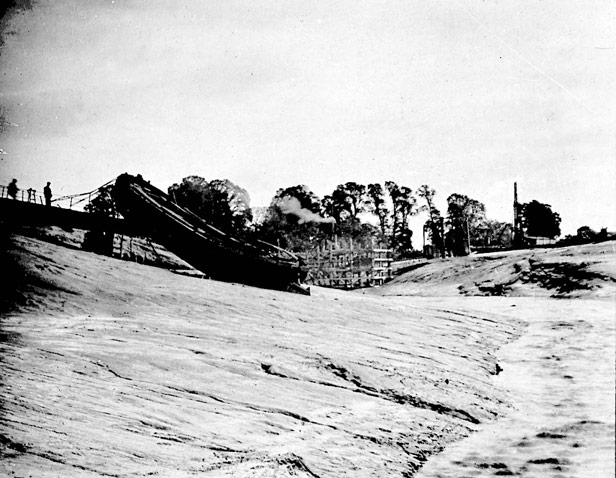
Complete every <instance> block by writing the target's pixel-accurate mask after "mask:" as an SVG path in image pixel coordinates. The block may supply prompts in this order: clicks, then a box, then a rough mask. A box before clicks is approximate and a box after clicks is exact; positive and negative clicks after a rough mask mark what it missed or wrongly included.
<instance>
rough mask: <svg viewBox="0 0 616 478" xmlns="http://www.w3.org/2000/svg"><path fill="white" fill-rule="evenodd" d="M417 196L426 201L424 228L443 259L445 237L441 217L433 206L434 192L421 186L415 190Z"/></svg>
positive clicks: (427, 187) (425, 186)
mask: <svg viewBox="0 0 616 478" xmlns="http://www.w3.org/2000/svg"><path fill="white" fill-rule="evenodd" d="M417 195H418V196H419V197H421V198H423V199H424V200H425V201H426V207H427V210H428V217H429V219H428V220H427V221H426V224H425V225H424V227H425V228H426V229H427V230H428V231H429V235H430V241H431V242H432V245H433V246H434V247H435V248H436V250H437V251H438V254H439V255H440V256H441V257H445V237H444V230H443V216H441V212H440V211H439V210H438V209H437V208H436V206H435V205H434V196H435V195H436V192H435V191H434V189H432V188H431V187H430V186H428V185H427V184H423V185H422V186H420V188H419V189H418V190H417Z"/></svg>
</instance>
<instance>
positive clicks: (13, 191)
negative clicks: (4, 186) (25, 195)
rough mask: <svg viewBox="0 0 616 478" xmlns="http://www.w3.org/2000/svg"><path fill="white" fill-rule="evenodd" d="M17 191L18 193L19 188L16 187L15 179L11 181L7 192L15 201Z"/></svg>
mask: <svg viewBox="0 0 616 478" xmlns="http://www.w3.org/2000/svg"><path fill="white" fill-rule="evenodd" d="M17 191H19V188H18V187H17V179H13V180H12V181H11V184H9V187H8V191H7V192H8V193H9V196H11V197H12V198H13V199H17Z"/></svg>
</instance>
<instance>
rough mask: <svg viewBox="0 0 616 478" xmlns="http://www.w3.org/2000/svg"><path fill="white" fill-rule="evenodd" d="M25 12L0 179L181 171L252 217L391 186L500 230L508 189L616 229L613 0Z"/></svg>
mask: <svg viewBox="0 0 616 478" xmlns="http://www.w3.org/2000/svg"><path fill="white" fill-rule="evenodd" d="M25 5H26V6H25V7H22V8H19V9H18V10H16V11H15V12H14V13H13V14H12V15H7V16H5V18H4V20H3V29H2V38H3V45H2V49H1V51H0V108H1V110H0V111H1V112H2V115H3V117H4V119H3V125H2V132H1V133H0V148H1V151H0V153H1V154H0V183H1V184H8V182H9V181H10V180H11V179H12V178H13V177H14V178H17V179H18V184H19V185H20V187H21V188H28V187H33V188H35V189H37V190H42V188H43V186H44V185H45V183H46V182H47V181H51V183H52V189H53V191H54V194H55V195H56V196H58V195H66V194H74V193H81V192H86V191H90V190H92V189H95V188H97V187H98V186H100V185H102V184H104V183H106V182H107V181H109V180H111V179H113V178H114V177H116V176H117V175H119V174H121V173H123V172H129V173H131V174H138V173H139V174H142V175H143V177H144V178H145V179H148V180H150V181H151V182H152V184H154V185H155V186H158V187H159V188H161V189H163V190H166V189H167V187H168V186H170V185H171V184H173V183H176V182H180V181H181V180H182V178H184V177H186V176H190V175H198V176H202V177H204V178H206V179H208V180H212V179H229V180H231V181H233V182H234V183H236V184H238V185H239V186H241V187H243V188H244V189H246V190H247V191H248V192H249V194H250V197H251V205H252V206H267V205H268V204H269V203H270V201H271V199H272V197H273V196H274V194H275V193H276V190H278V189H279V188H282V187H288V186H293V185H297V184H305V185H307V186H308V187H309V188H310V189H311V190H312V191H313V192H314V193H316V194H317V195H318V196H319V197H323V196H324V195H326V194H330V193H331V192H332V191H333V190H334V189H335V187H336V186H337V185H338V184H342V183H346V182H348V181H355V182H358V183H362V184H368V183H374V182H380V183H383V182H384V181H387V180H393V181H395V182H396V183H398V184H399V185H403V186H407V187H410V188H412V189H414V190H416V189H417V188H419V186H421V185H422V184H429V185H430V186H431V187H433V188H434V189H435V190H436V193H437V196H436V201H437V206H438V207H439V208H440V209H441V211H443V212H445V211H446V199H447V196H449V195H450V194H452V193H460V194H466V195H468V196H470V197H472V198H474V199H477V200H479V201H481V202H483V203H484V204H485V205H486V209H487V216H488V217H489V218H491V219H498V220H502V221H512V216H513V212H512V202H513V183H514V182H517V183H518V193H519V199H520V201H521V202H529V201H531V200H533V199H536V200H538V201H540V202H543V203H547V204H550V205H551V206H552V208H553V210H555V211H557V212H558V213H559V214H560V216H561V217H562V224H561V228H562V230H563V233H564V234H567V233H573V234H574V233H575V231H576V229H577V228H578V227H580V226H583V225H588V226H590V227H592V228H593V229H596V230H598V229H600V228H601V227H608V229H609V230H611V231H616V209H615V199H616V195H615V190H616V188H615V186H616V182H615V181H616V174H615V173H616V81H615V78H616V57H615V55H616V4H615V3H614V2H613V1H612V0H606V1H603V0H593V1H585V0H582V1H576V2H562V1H559V0H521V1H505V0H447V1H438V0H437V1H430V2H426V1H425V0H421V1H419V0H405V1H398V0H391V1H388V0H381V1H362V2H356V1H344V0H339V1H335V2H332V1H330V0H326V1H310V0H302V1H284V2H281V1H254V0H241V1H233V0H223V1H217V0H208V1H202V0H178V1H174V2H169V1H166V0H148V1H145V0H143V1H140V0H135V1H123V0H114V1H112V0H87V1H86V0H32V1H30V2H25ZM423 220H425V218H424V217H423V216H422V217H420V218H417V219H415V225H416V224H417V223H419V222H423ZM419 231H420V229H419ZM415 232H416V233H417V230H416V231H415ZM419 236H421V232H419ZM414 242H415V246H416V247H418V246H419V243H418V242H417V240H415V241H414Z"/></svg>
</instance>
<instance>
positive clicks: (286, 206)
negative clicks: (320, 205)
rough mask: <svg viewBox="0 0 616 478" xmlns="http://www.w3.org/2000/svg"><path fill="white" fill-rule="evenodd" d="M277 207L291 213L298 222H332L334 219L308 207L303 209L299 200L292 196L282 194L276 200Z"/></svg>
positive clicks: (283, 211) (285, 212) (284, 212)
mask: <svg viewBox="0 0 616 478" xmlns="http://www.w3.org/2000/svg"><path fill="white" fill-rule="evenodd" d="M278 207H279V208H280V210H281V211H282V213H283V214H285V215H286V214H293V215H294V216H297V218H298V219H299V221H298V223H299V224H304V223H306V222H316V223H321V224H322V223H329V224H333V223H335V222H336V220H335V219H334V218H333V217H323V216H321V215H319V214H316V213H314V212H312V211H310V210H309V209H304V208H303V207H302V205H301V203H300V202H299V199H297V198H296V197H292V196H284V197H282V198H280V199H279V200H278Z"/></svg>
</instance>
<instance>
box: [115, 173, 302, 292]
mask: <svg viewBox="0 0 616 478" xmlns="http://www.w3.org/2000/svg"><path fill="white" fill-rule="evenodd" d="M114 197H115V201H116V205H117V208H118V210H119V211H120V213H121V214H122V216H124V218H125V219H127V220H129V221H131V222H135V223H138V224H139V226H140V227H142V228H144V229H145V230H147V231H149V234H150V235H151V236H152V237H153V238H154V239H155V240H156V241H158V242H160V243H161V244H162V245H164V246H165V247H166V248H167V249H169V250H170V251H171V252H173V253H174V254H176V255H177V256H178V257H180V258H181V259H183V260H185V261H186V262H188V263H189V264H190V265H191V266H193V267H194V268H195V269H198V270H200V271H201V272H203V273H204V274H207V275H208V276H209V277H211V278H212V279H216V280H222V281H227V282H239V283H243V284H248V285H254V286H258V287H266V288H273V289H280V290H290V289H297V285H298V284H299V282H300V278H301V275H302V268H301V265H300V259H299V257H297V256H296V255H294V254H292V253H290V252H288V251H285V250H283V249H280V248H278V247H276V246H274V245H272V244H267V243H262V242H259V243H251V242H247V241H242V240H238V239H236V238H233V237H231V236H229V235H227V234H225V233H223V232H222V231H220V230H218V229H216V228H214V227H212V226H211V225H209V224H207V223H206V222H205V221H203V220H202V219H201V218H199V217H198V216H196V215H194V214H193V213H192V212H190V211H189V210H187V209H185V208H182V207H180V206H178V205H177V204H175V203H174V202H173V201H172V200H171V198H170V197H169V196H168V195H167V194H165V193H163V192H162V191H160V190H159V189H157V188H155V187H153V186H151V185H150V184H149V183H148V182H146V181H144V180H143V179H142V178H141V177H139V176H138V177H135V176H131V175H128V174H122V175H120V176H119V177H118V178H117V180H116V184H115V188H114Z"/></svg>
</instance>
